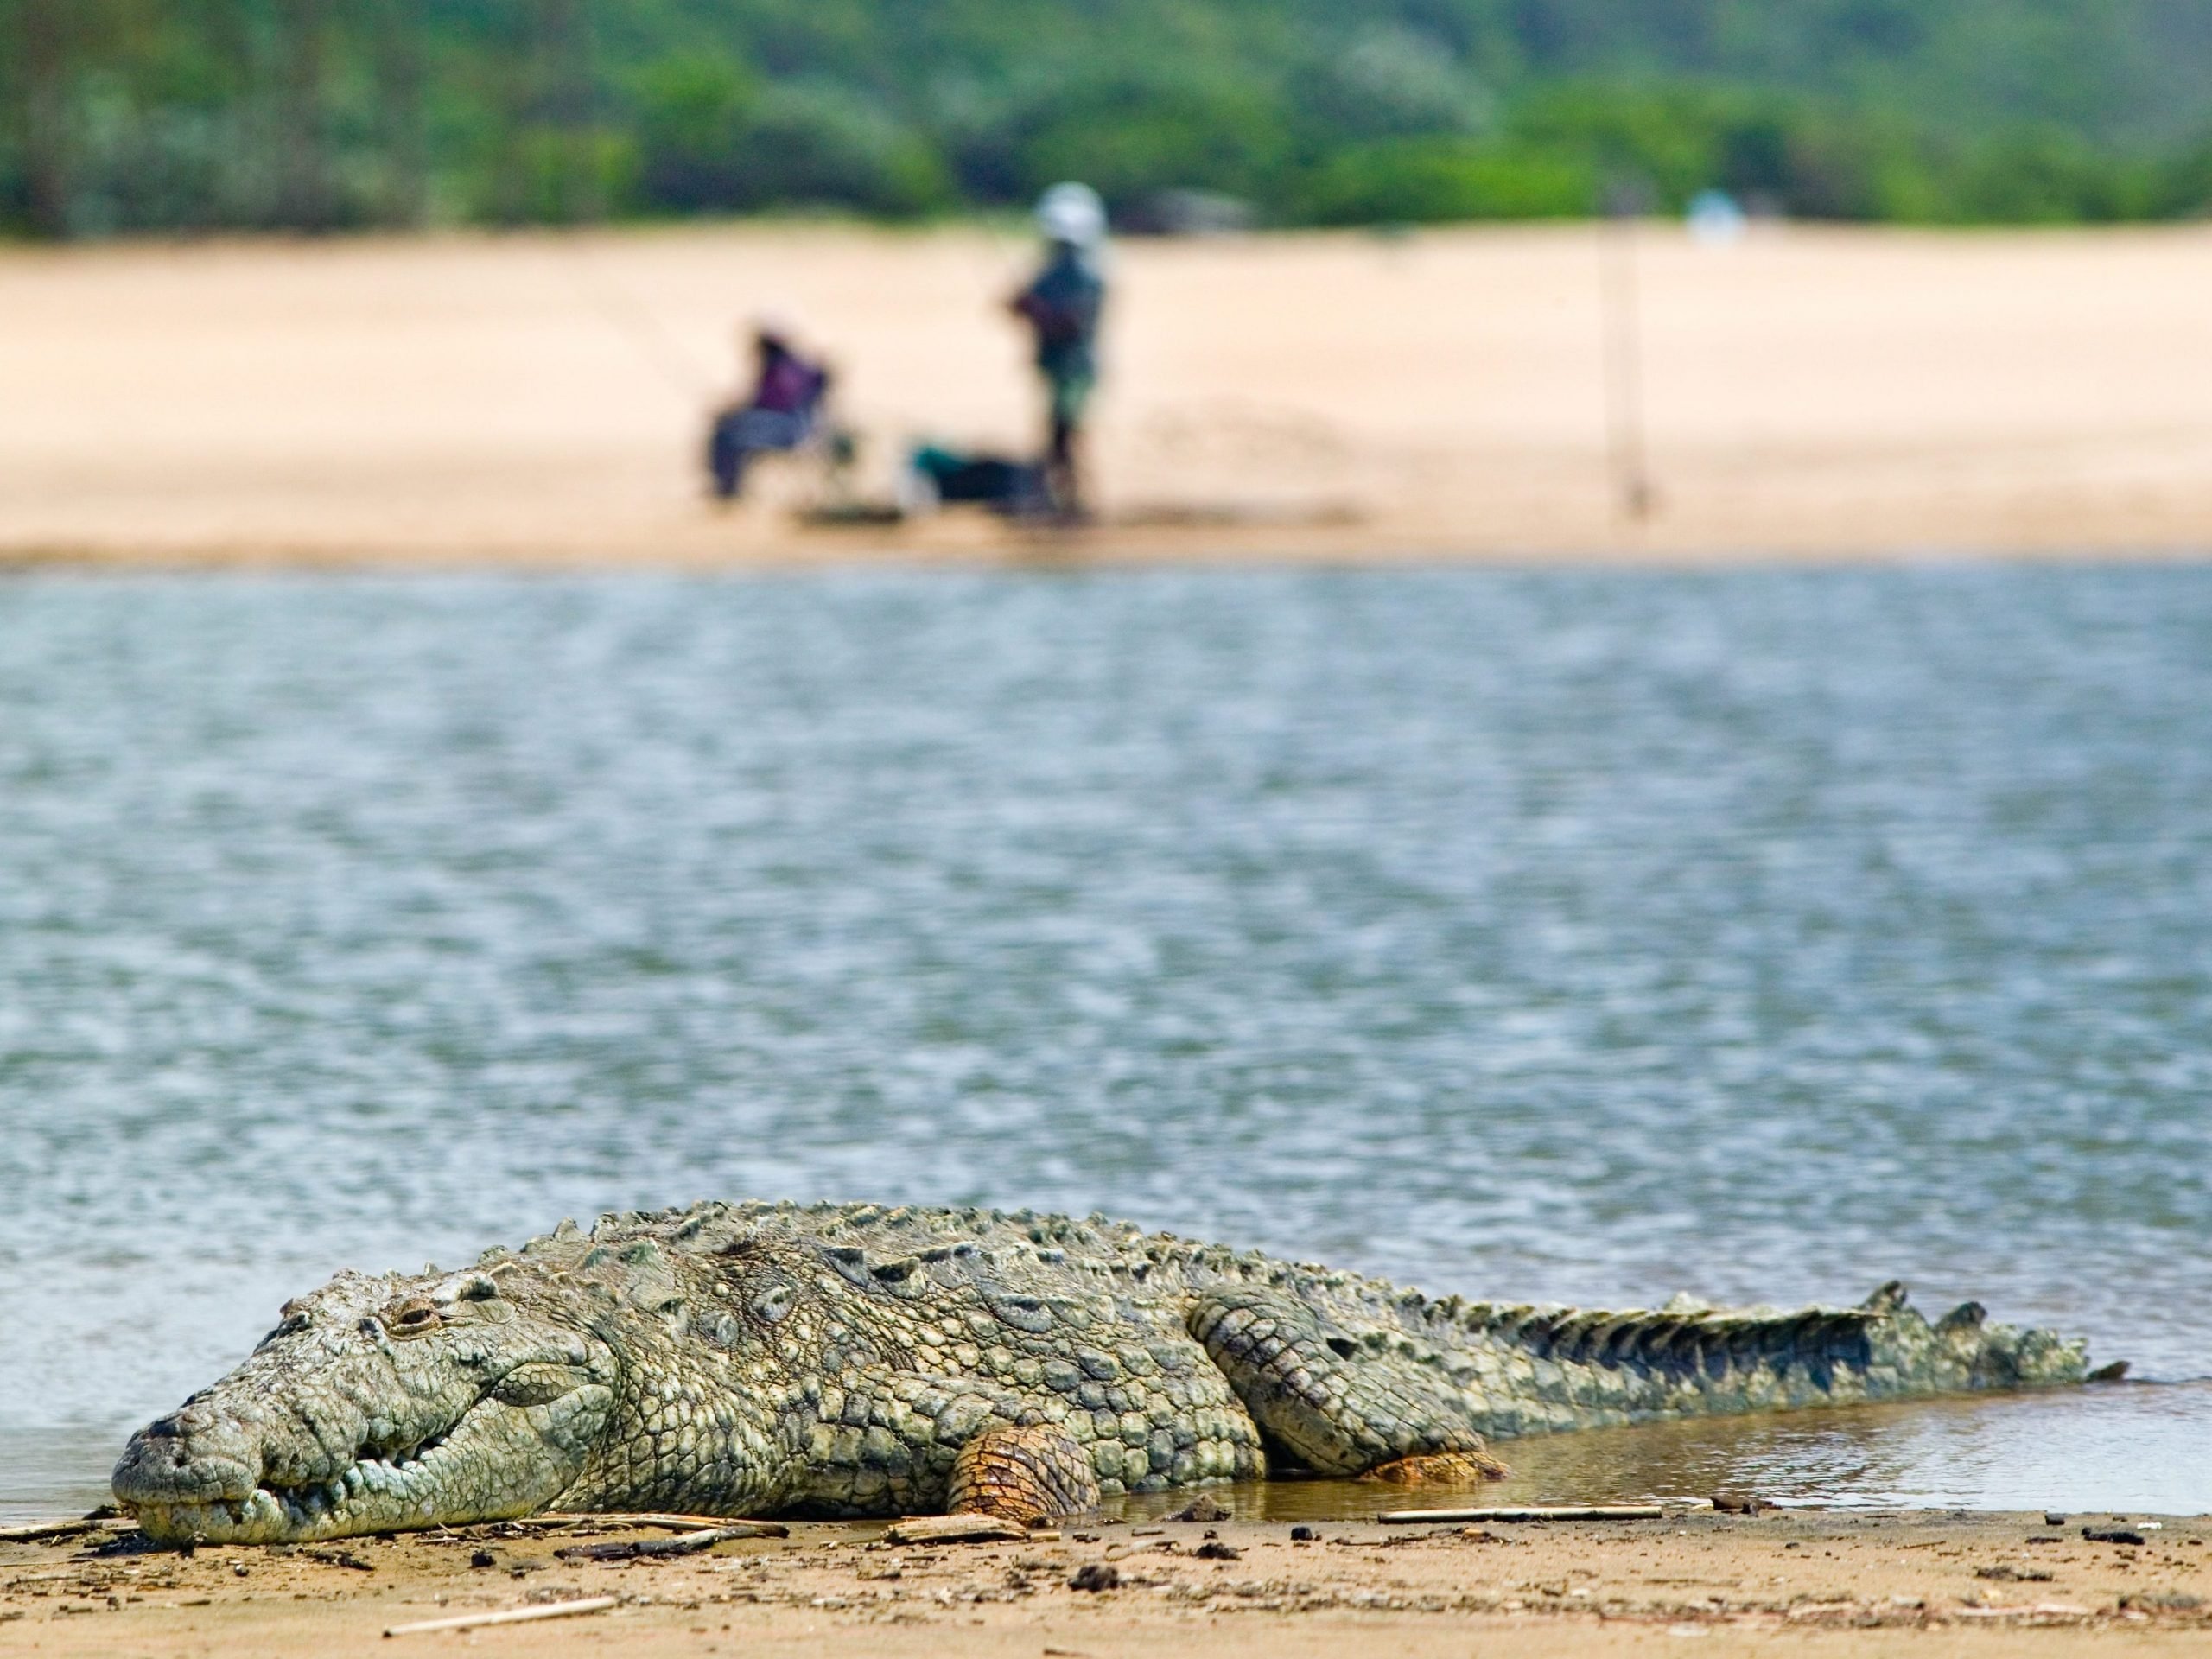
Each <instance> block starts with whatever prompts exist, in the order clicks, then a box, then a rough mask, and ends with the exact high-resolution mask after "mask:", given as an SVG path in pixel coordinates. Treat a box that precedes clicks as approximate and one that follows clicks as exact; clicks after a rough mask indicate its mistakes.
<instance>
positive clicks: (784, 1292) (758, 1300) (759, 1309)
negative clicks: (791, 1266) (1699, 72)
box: [753, 1285, 791, 1325]
mask: <svg viewBox="0 0 2212 1659" xmlns="http://www.w3.org/2000/svg"><path fill="white" fill-rule="evenodd" d="M790 1312H791V1287H790V1286H789V1285H770V1286H769V1287H767V1288H766V1289H765V1290H763V1291H761V1292H760V1294H758V1295H756V1296H754V1297H753V1313H754V1315H755V1317H757V1318H759V1319H763V1320H765V1321H766V1323H768V1324H770V1325H773V1324H775V1323H776V1321H777V1320H779V1319H782V1318H783V1317H784V1315H785V1314H786V1313H790Z"/></svg>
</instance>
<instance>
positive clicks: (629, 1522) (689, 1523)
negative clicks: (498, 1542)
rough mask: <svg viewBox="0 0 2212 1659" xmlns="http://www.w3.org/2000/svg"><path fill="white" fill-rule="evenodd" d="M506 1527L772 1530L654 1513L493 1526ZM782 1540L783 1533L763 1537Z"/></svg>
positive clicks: (531, 1518)
mask: <svg viewBox="0 0 2212 1659" xmlns="http://www.w3.org/2000/svg"><path fill="white" fill-rule="evenodd" d="M493 1524H495V1525H498V1526H502V1527H537V1528H557V1527H667V1528H671V1529H674V1530H676V1531H679V1532H681V1531H689V1530H690V1529H693V1528H697V1527H728V1526H770V1525H773V1524H774V1523H773V1522H766V1521H744V1522H733V1521H732V1520H731V1519H730V1518H729V1516H726V1515H667V1514H661V1513H651V1514H645V1515H625V1514H621V1513H620V1512H613V1513H607V1514H601V1513H596V1512H592V1513H587V1512H584V1511H582V1510H578V1511H575V1512H571V1513H568V1514H553V1515H525V1516H519V1517H518V1518H517V1519H515V1520H512V1521H500V1522H495V1523H493ZM766 1536H773V1537H781V1536H782V1534H781V1533H776V1534H769V1535H766Z"/></svg>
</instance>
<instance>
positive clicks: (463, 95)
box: [0, 0, 2212, 236]
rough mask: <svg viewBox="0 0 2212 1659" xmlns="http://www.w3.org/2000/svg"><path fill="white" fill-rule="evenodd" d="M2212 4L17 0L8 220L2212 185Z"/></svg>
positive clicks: (1950, 193)
mask: <svg viewBox="0 0 2212 1659" xmlns="http://www.w3.org/2000/svg"><path fill="white" fill-rule="evenodd" d="M2208 85H2212V7H2208V6H2207V5H2205V4H2204V3H2203V0H1942V3H1931V0H1633V3H1630V0H0V100H4V104H3V105H0V107H4V110H5V113H6V116H7V120H6V122H5V124H4V131H0V226H11V227H13V228H15V229H16V230H18V231H21V232H31V233H35V234H42V235H50V236H63V235H79V236H82V235H99V234H104V233H108V232H118V231H131V230H190V229H198V228H204V227H224V226H270V227H276V226H290V227H297V228H303V229H326V228H337V227H342V226H366V225H381V224H401V225H404V224H419V223H454V222H479V223H493V224H504V223H525V222H540V221H556V222H557V221H563V220H570V219H586V218H596V217H601V216H604V215H610V214H613V215H625V216H640V215H644V216H652V215H677V214H688V213H739V212H753V211H760V210H763V209H769V208H775V209H805V208H810V207H826V208H831V209H836V210H842V211H848V212H859V213H867V214H872V215H880V216H885V217H893V218H895V217H906V216H917V215H927V214H931V213H941V212H946V211H951V210H956V209H960V208H963V207H969V208H972V207H994V206H1001V205H1005V204H1009V203H1016V202H1020V201H1023V200H1027V198H1028V197H1029V196H1030V195H1031V194H1033V192H1035V191H1036V190H1037V189H1038V188H1040V187H1041V186H1043V185H1044V184H1046V183H1048V182H1050V181H1052V180H1053V179H1056V178H1059V177H1065V176H1073V177H1081V178H1085V179H1089V180H1090V181H1093V182H1095V183H1096V184H1097V185H1098V186H1099V188H1101V189H1102V190H1103V191H1104V192H1105V193H1106V194H1107V196H1108V198H1109V200H1111V201H1113V202H1114V203H1115V204H1116V207H1125V208H1126V207H1135V206H1139V205H1141V203H1142V201H1143V200H1145V199H1146V198H1147V197H1148V196H1151V195H1154V194H1156V193H1159V192H1161V191H1165V190H1170V189H1174V188H1200V189H1206V190H1212V191H1219V192H1226V193H1229V194H1234V195H1238V196H1242V197H1244V198H1247V199H1249V200H1251V201H1252V202H1253V203H1255V205H1256V207H1257V208H1258V210H1259V212H1260V213H1261V215H1262V218H1264V219H1268V220H1272V221H1274V222H1278V223H1323V224H1351V223H1363V222H1375V221H1381V220H1390V221H1427V220H1441V219H1482V218H1529V217H1547V216H1560V215H1573V214H1579V213H1587V212H1589V211H1591V209H1592V206H1593V204H1594V203H1595V202H1596V201H1597V200H1598V199H1599V196H1600V194H1602V193H1603V192H1604V191H1605V189H1607V188H1609V187H1610V186H1611V185H1612V184H1615V183H1618V182H1620V181H1635V182H1636V184H1637V186H1638V188H1640V189H1642V190H1643V191H1644V192H1645V193H1647V194H1649V195H1650V196H1651V197H1653V198H1654V199H1655V200H1656V201H1657V202H1658V203H1659V204H1660V205H1662V206H1664V207H1669V208H1674V207H1680V206H1681V204H1682V203H1684V202H1685V201H1687V200H1688V198H1689V197H1690V196H1692V195H1694V194H1695V193H1696V192H1697V191H1699V190H1700V189H1702V188H1707V187H1708V186H1716V185H1717V186H1719V187H1722V188H1728V189H1731V190H1733V191H1735V192H1737V193H1738V194H1741V195H1743V196H1745V198H1747V199H1749V200H1751V201H1752V202H1754V203H1755V204H1764V205H1768V206H1770V207H1772V208H1774V209H1775V210H1777V211H1780V212H1785V213H1792V214H1796V215H1801V216H1805V217H1812V218H1824V219H1878V220H1893V221H1906V222H1917V223H1980V222H1997V223H2046V222H2049V223H2057V222H2072V221H2083V220H2118V219H2159V218H2173V217H2181V216H2186V215H2190V214H2194V213H2202V212H2204V211H2207V210H2208V208H2212V111H2208V109H2207V106H2206V101H2205V99H2204V97H2203V93H2202V88H2203V87H2205V86H2208Z"/></svg>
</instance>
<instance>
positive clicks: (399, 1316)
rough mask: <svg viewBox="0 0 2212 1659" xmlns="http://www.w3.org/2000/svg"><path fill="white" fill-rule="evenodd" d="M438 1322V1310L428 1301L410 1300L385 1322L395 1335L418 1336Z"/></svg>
mask: <svg viewBox="0 0 2212 1659" xmlns="http://www.w3.org/2000/svg"><path fill="white" fill-rule="evenodd" d="M437 1322H438V1310H437V1309H436V1308H435V1307H432V1306H430V1305H429V1303H428V1302H410V1303H408V1304H407V1305H406V1306H404V1307H403V1308H401V1309H400V1310H399V1311H398V1312H397V1313H394V1314H392V1315H391V1317H390V1318H388V1319H386V1320H385V1325H386V1326H387V1327H389V1329H390V1330H391V1334H392V1335H393V1336H395V1337H419V1336H421V1335H422V1334H423V1332H425V1331H428V1330H429V1329H431V1328H432V1327H433V1326H435V1325H436V1324H437Z"/></svg>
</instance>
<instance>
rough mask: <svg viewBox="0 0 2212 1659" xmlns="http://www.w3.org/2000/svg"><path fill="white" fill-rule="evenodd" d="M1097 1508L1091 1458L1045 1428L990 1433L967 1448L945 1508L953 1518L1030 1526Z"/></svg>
mask: <svg viewBox="0 0 2212 1659" xmlns="http://www.w3.org/2000/svg"><path fill="white" fill-rule="evenodd" d="M1097 1507H1098V1477H1097V1475H1096V1473H1095V1472H1093V1471H1092V1469H1091V1466H1090V1456H1089V1454H1088V1453H1086V1452H1084V1449H1083V1447H1082V1446H1080V1445H1078V1444H1077V1442H1076V1441H1075V1440H1073V1439H1071V1437H1070V1436H1069V1435H1067V1434H1066V1433H1063V1432H1062V1431H1061V1430H1059V1429H1057V1428H1054V1427H1052V1426H1051V1425H1050V1424H1046V1423H1039V1424H1037V1425H1034V1426H1033V1427H1028V1428H992V1429H986V1430H985V1431H984V1432H983V1433H981V1434H978V1435H977V1436H976V1438H975V1439H974V1440H970V1441H969V1442H968V1444H967V1445H965V1446H962V1447H961V1448H960V1455H959V1457H958V1458H957V1459H955V1460H954V1462H953V1465H952V1493H951V1497H950V1501H949V1502H948V1503H946V1505H945V1508H946V1509H947V1510H949V1511H950V1513H952V1514H954V1515H992V1516H998V1517H999V1518H1000V1519H1001V1520H1003V1521H1014V1522H1020V1523H1021V1524H1023V1525H1025V1526H1026V1525H1027V1524H1028V1523H1029V1522H1033V1521H1042V1520H1044V1519H1046V1517H1048V1516H1058V1515H1081V1514H1083V1513H1084V1511H1085V1510H1095V1509H1096V1508H1097Z"/></svg>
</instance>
